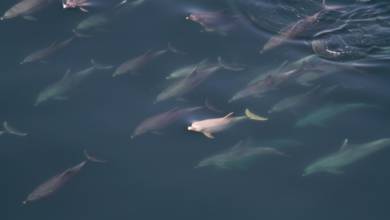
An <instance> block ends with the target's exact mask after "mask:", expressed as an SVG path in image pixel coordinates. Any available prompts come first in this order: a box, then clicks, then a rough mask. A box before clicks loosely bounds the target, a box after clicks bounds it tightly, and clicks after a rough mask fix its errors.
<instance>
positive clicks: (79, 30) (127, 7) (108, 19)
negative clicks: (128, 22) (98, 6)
mask: <svg viewBox="0 0 390 220" xmlns="http://www.w3.org/2000/svg"><path fill="white" fill-rule="evenodd" d="M144 2H145V0H135V1H127V0H124V1H122V2H120V3H119V4H117V5H116V6H115V7H114V8H111V9H110V10H107V11H104V12H101V13H97V14H92V15H90V16H88V17H87V18H85V19H84V20H82V21H81V22H80V23H78V24H77V25H76V27H75V28H73V30H72V31H73V33H74V34H75V35H76V36H77V37H91V36H93V35H95V34H96V33H98V32H99V33H100V32H105V31H107V30H106V28H107V27H108V26H110V25H111V24H113V23H114V22H115V21H116V20H118V19H120V18H121V17H122V15H124V14H126V13H128V12H129V11H131V10H133V9H134V8H136V7H138V6H139V5H141V4H142V3H144Z"/></svg>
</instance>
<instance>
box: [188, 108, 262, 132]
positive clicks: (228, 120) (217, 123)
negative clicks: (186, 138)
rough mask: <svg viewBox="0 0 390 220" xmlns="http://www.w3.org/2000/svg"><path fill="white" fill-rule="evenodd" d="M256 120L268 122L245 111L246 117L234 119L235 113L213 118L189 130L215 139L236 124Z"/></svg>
mask: <svg viewBox="0 0 390 220" xmlns="http://www.w3.org/2000/svg"><path fill="white" fill-rule="evenodd" d="M248 119H249V120H254V121H266V120H268V119H267V118H264V117H261V116H258V115H256V114H254V113H252V112H251V111H250V110H249V109H246V110H245V115H243V116H238V117H233V112H231V113H229V114H227V115H226V116H225V117H222V118H212V119H206V120H201V121H194V122H192V124H191V125H190V126H188V128H187V130H189V131H194V132H200V133H202V134H204V135H205V136H206V137H208V138H211V139H212V138H214V133H217V132H221V131H223V130H226V129H228V128H230V127H231V126H233V125H234V124H236V123H238V122H241V121H243V120H248Z"/></svg>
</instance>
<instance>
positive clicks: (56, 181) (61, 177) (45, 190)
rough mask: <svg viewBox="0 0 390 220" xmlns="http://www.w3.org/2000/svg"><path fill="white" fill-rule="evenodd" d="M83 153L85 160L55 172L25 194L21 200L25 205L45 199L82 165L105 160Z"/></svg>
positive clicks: (80, 168) (78, 170)
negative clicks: (57, 172) (58, 172)
mask: <svg viewBox="0 0 390 220" xmlns="http://www.w3.org/2000/svg"><path fill="white" fill-rule="evenodd" d="M84 155H85V157H86V160H84V161H82V162H81V163H79V164H77V165H76V166H73V167H71V168H68V169H66V170H65V171H63V172H61V173H60V174H57V175H55V176H53V177H51V178H50V179H48V180H47V181H45V182H44V183H42V184H40V185H39V186H38V187H36V188H35V189H34V190H33V191H32V192H31V193H30V194H29V195H28V196H27V198H26V199H25V200H24V201H23V204H24V205H25V204H28V203H32V202H36V201H38V200H41V199H45V198H47V197H49V196H51V195H53V194H54V193H56V192H57V191H58V190H60V189H61V188H62V187H64V186H65V185H66V184H67V183H68V182H69V181H70V180H72V179H73V177H75V176H76V175H77V174H78V173H80V171H81V170H82V169H83V168H84V166H85V165H86V164H87V163H88V162H96V163H105V162H106V161H104V160H100V159H98V158H95V157H93V156H91V155H89V154H88V152H87V151H84Z"/></svg>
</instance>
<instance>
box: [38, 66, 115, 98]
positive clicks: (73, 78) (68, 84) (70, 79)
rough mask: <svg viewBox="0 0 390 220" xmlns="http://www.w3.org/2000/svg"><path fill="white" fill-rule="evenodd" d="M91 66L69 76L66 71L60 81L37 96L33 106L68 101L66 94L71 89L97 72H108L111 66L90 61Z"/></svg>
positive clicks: (68, 72)
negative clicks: (46, 102)
mask: <svg viewBox="0 0 390 220" xmlns="http://www.w3.org/2000/svg"><path fill="white" fill-rule="evenodd" d="M91 64H92V66H91V67H88V68H86V69H84V70H81V71H80V72H77V73H74V74H70V70H67V72H66V73H65V75H64V76H63V77H62V79H60V80H59V81H57V82H55V83H53V84H51V85H49V86H48V87H46V88H45V89H44V90H42V91H41V92H40V93H39V94H38V97H37V99H36V101H35V106H38V105H39V104H41V103H43V102H45V101H48V100H66V99H68V93H69V92H70V91H71V90H72V89H74V88H76V87H78V86H79V85H80V84H81V83H82V82H83V81H84V80H85V79H87V78H88V77H89V76H90V75H92V74H93V73H95V72H96V71H97V70H108V69H111V68H112V66H103V65H101V64H98V63H96V62H95V61H94V60H91Z"/></svg>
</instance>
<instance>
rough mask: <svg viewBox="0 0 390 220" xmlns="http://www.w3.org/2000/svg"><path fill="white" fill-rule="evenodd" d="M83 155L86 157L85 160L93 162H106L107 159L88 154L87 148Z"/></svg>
mask: <svg viewBox="0 0 390 220" xmlns="http://www.w3.org/2000/svg"><path fill="white" fill-rule="evenodd" d="M84 156H85V158H86V159H87V161H90V162H94V163H107V160H102V159H99V158H97V157H95V156H93V155H91V154H89V153H88V151H87V150H84Z"/></svg>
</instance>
